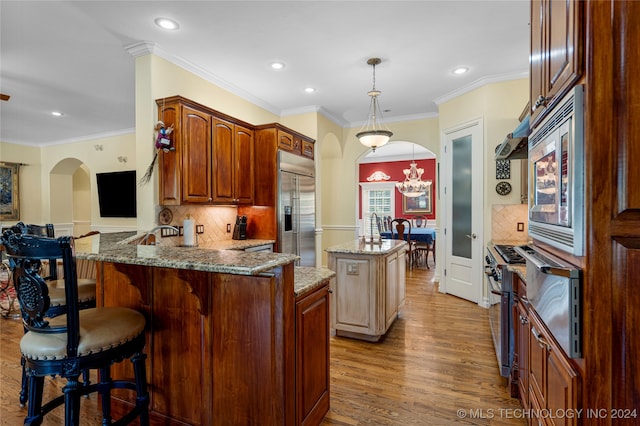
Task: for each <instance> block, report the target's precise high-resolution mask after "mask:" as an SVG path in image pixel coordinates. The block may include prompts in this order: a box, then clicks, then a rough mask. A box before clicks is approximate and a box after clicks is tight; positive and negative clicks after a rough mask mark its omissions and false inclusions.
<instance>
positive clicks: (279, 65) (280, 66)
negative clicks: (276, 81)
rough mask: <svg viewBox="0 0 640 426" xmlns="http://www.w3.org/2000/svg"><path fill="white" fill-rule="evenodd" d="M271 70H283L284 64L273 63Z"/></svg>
mask: <svg viewBox="0 0 640 426" xmlns="http://www.w3.org/2000/svg"><path fill="white" fill-rule="evenodd" d="M271 68H273V69H274V70H281V69H283V68H284V64H283V63H282V62H272V63H271Z"/></svg>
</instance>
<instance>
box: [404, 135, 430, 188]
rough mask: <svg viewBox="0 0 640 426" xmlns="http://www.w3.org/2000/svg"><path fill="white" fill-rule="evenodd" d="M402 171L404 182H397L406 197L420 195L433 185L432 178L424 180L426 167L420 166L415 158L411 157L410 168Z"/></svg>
mask: <svg viewBox="0 0 640 426" xmlns="http://www.w3.org/2000/svg"><path fill="white" fill-rule="evenodd" d="M414 150H415V147H414ZM402 173H404V176H405V179H404V182H398V183H396V188H398V191H400V193H401V194H402V195H404V196H405V197H419V196H420V195H423V194H425V193H426V192H427V190H428V189H429V187H430V186H431V181H430V180H427V181H424V180H422V179H421V178H422V174H423V173H424V169H422V168H418V164H416V162H415V160H414V159H413V158H412V159H411V164H409V168H408V169H404V170H402Z"/></svg>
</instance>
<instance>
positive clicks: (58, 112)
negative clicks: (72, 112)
mask: <svg viewBox="0 0 640 426" xmlns="http://www.w3.org/2000/svg"><path fill="white" fill-rule="evenodd" d="M51 115H55V116H56V117H62V116H63V115H64V114H63V113H61V112H60V111H52V112H51Z"/></svg>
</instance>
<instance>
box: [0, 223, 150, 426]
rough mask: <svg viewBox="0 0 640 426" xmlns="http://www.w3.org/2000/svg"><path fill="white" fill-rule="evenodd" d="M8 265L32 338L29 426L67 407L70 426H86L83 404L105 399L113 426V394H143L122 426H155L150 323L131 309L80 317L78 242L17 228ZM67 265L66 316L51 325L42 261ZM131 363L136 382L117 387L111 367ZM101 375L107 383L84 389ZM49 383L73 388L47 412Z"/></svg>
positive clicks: (9, 241)
mask: <svg viewBox="0 0 640 426" xmlns="http://www.w3.org/2000/svg"><path fill="white" fill-rule="evenodd" d="M2 244H3V245H4V247H5V249H6V252H7V255H8V257H9V258H10V259H11V261H12V262H13V264H14V269H13V283H14V286H15V289H16V292H17V294H18V300H19V302H20V309H21V310H22V317H23V322H24V326H25V328H26V329H27V332H26V333H25V335H24V336H23V337H22V339H21V340H20V351H21V353H22V356H23V359H24V360H25V364H26V371H27V380H28V388H29V394H28V410H27V417H26V418H25V421H24V424H25V425H40V424H41V423H42V421H43V417H44V416H45V415H46V414H47V413H49V412H50V411H51V410H52V409H54V408H56V407H58V406H60V405H63V404H64V407H65V426H76V425H79V417H80V397H81V396H82V395H88V394H90V393H93V392H98V393H99V394H100V396H101V400H102V417H103V424H105V425H106V424H111V390H112V389H116V388H117V389H130V390H134V391H135V392H136V401H135V406H134V407H133V408H132V409H131V410H130V412H129V413H127V414H126V415H125V416H124V417H123V418H122V419H120V420H119V423H118V424H129V423H131V422H132V421H134V420H136V418H138V417H139V419H140V424H141V425H143V426H146V425H148V424H149V408H148V407H149V394H148V392H147V382H146V372H145V359H146V355H145V354H144V353H143V352H142V350H143V348H144V345H145V333H144V328H145V324H146V323H145V318H144V316H143V315H142V314H141V313H139V312H137V311H135V310H133V309H129V308H123V307H109V308H90V309H84V310H82V311H81V310H80V309H79V300H78V283H77V276H76V259H75V256H74V247H73V239H72V238H71V237H60V238H57V239H54V238H47V237H39V236H33V235H28V234H26V233H23V232H22V230H21V229H20V228H19V227H13V228H11V229H9V230H7V231H5V232H4V233H3V235H2ZM44 259H56V260H57V259H62V265H63V269H64V280H65V286H64V290H65V299H66V307H67V308H66V313H65V314H63V315H60V316H57V317H54V318H47V317H46V313H47V311H48V309H49V303H50V298H49V292H48V290H49V287H48V286H47V284H46V282H45V281H44V279H43V278H42V277H41V276H40V275H39V271H40V268H41V261H42V260H44ZM123 359H130V360H131V362H132V364H133V371H134V376H135V381H125V380H112V378H111V373H110V371H111V368H110V367H111V364H114V363H116V362H120V361H122V360H123ZM93 369H96V370H99V377H100V381H99V383H96V384H90V385H87V384H82V383H80V382H79V381H78V379H79V376H80V374H81V372H82V371H84V370H93ZM45 376H60V377H62V378H65V379H66V380H67V384H66V385H65V386H64V388H63V395H61V396H59V397H57V398H54V399H52V400H51V401H48V402H47V403H45V404H44V405H43V404H42V397H43V385H44V377H45Z"/></svg>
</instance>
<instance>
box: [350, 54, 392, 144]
mask: <svg viewBox="0 0 640 426" xmlns="http://www.w3.org/2000/svg"><path fill="white" fill-rule="evenodd" d="M381 62H382V60H381V59H380V58H370V59H369V60H367V65H371V66H373V88H372V89H371V90H370V91H369V93H368V95H369V96H370V97H371V103H370V105H369V117H368V118H367V122H366V124H365V125H364V126H362V128H361V129H360V131H359V132H358V133H356V137H357V138H358V139H359V140H360V143H361V144H362V145H364V146H366V147H368V148H371V149H372V150H373V152H375V151H376V148H378V147H380V146H382V145H384V144H386V143H387V142H389V138H390V137H391V136H393V133H391V131H389V129H384V128H382V127H381V125H380V119H382V110H381V109H380V106H379V105H378V96H379V95H380V91H379V90H376V65H379V64H380V63H381Z"/></svg>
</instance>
